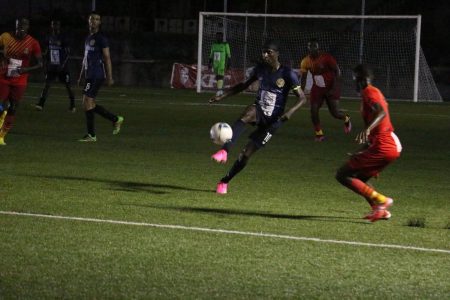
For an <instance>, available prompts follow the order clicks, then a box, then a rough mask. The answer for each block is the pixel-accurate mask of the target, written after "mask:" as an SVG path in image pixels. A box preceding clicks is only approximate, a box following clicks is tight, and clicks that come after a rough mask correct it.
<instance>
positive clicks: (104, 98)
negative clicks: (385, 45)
mask: <svg viewBox="0 0 450 300" xmlns="http://www.w3.org/2000/svg"><path fill="white" fill-rule="evenodd" d="M161 95H162V94H161ZM24 98H26V99H39V98H40V97H38V96H24ZM116 100H117V101H124V102H125V101H126V102H127V103H136V104H144V103H146V102H147V101H151V100H145V99H143V98H141V99H139V98H128V96H123V97H99V99H96V101H97V102H103V101H116ZM75 101H77V102H78V101H79V102H81V98H75ZM160 103H162V104H164V102H160ZM165 104H167V105H180V106H181V105H182V106H211V104H209V103H208V101H207V99H206V98H205V102H183V103H179V102H178V103H176V102H166V103H165ZM249 104H251V103H250V102H249V103H247V104H228V103H214V104H213V106H223V107H247V106H248V105H249ZM301 110H309V107H302V108H301ZM321 110H328V108H327V107H326V106H325V107H322V108H321ZM341 110H342V111H345V112H352V113H359V112H360V111H359V110H349V109H342V108H341ZM391 115H408V116H417V117H425V116H426V117H433V118H434V117H436V118H450V115H440V114H427V113H420V114H417V113H405V112H399V113H396V112H391Z"/></svg>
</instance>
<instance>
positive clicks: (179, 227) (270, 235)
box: [0, 211, 450, 254]
mask: <svg viewBox="0 0 450 300" xmlns="http://www.w3.org/2000/svg"><path fill="white" fill-rule="evenodd" d="M0 214H2V215H12V216H26V217H34V218H48V219H60V220H71V221H81V222H94V223H108V224H119V225H131V226H144V227H155V228H165V229H177V230H189V231H202V232H211V233H224V234H236V235H243V236H256V237H263V238H274V239H285V240H295V241H310V242H318V243H329V244H343V245H352V246H366V247H377V248H390V249H401V250H415V251H423V252H438V253H446V254H450V250H446V249H433V248H422V247H414V246H402V245H392V244H375V243H364V242H352V241H341V240H327V239H320V238H311V237H301V236H291V235H280V234H273V233H263V232H248V231H236V230H226V229H212V228H203V227H191V226H182V225H170V224H152V223H143V222H128V221H118V220H104V219H94V218H81V217H68V216H56V215H44V214H33V213H23V212H14V211H0Z"/></svg>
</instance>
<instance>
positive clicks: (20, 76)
mask: <svg viewBox="0 0 450 300" xmlns="http://www.w3.org/2000/svg"><path fill="white" fill-rule="evenodd" d="M29 28H30V21H29V20H28V19H26V18H18V19H17V20H16V29H15V31H14V32H12V33H9V32H5V33H3V34H2V35H0V50H1V53H0V61H1V66H0V102H1V103H2V104H3V107H5V108H6V107H7V105H9V107H8V109H7V111H5V112H2V114H1V116H0V124H2V125H1V129H0V145H6V143H5V136H6V135H7V134H8V132H9V131H10V130H11V128H12V126H13V123H14V120H15V117H16V111H17V107H18V105H19V102H20V101H21V99H22V96H23V94H24V93H25V90H26V87H27V83H28V72H30V71H32V70H36V69H39V68H42V55H41V47H40V46H39V42H38V41H37V40H35V39H34V38H33V37H31V36H30V35H29V34H28V30H29ZM32 58H34V59H35V64H33V65H31V63H30V61H31V59H32Z"/></svg>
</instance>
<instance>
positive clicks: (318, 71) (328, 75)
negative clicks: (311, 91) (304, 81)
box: [300, 52, 339, 88]
mask: <svg viewBox="0 0 450 300" xmlns="http://www.w3.org/2000/svg"><path fill="white" fill-rule="evenodd" d="M338 69H339V67H338V65H337V62H336V59H335V58H334V57H333V56H332V55H331V54H328V53H324V52H321V53H320V54H319V56H318V57H316V58H313V57H312V56H311V55H308V56H306V57H305V58H303V59H302V61H301V62H300V72H301V73H302V74H304V73H307V72H308V71H310V72H311V74H312V76H313V79H314V85H316V86H318V87H327V88H331V87H332V86H333V83H334V81H335V79H336V70H338Z"/></svg>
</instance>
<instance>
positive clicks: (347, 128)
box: [344, 116, 352, 134]
mask: <svg viewBox="0 0 450 300" xmlns="http://www.w3.org/2000/svg"><path fill="white" fill-rule="evenodd" d="M351 131H352V122H351V121H350V117H349V116H345V122H344V132H345V133H347V134H349V133H350V132H351Z"/></svg>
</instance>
